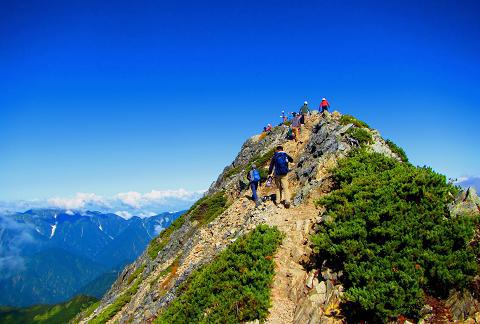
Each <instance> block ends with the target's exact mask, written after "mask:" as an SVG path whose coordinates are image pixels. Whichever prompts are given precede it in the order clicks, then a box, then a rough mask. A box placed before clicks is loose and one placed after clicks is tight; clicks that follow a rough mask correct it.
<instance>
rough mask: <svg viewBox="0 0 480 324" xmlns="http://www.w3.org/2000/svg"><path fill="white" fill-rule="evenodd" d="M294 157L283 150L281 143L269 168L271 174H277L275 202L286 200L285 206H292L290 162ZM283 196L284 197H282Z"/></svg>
mask: <svg viewBox="0 0 480 324" xmlns="http://www.w3.org/2000/svg"><path fill="white" fill-rule="evenodd" d="M289 162H290V163H292V162H293V159H292V157H291V156H290V155H288V154H287V153H285V152H284V151H283V147H282V146H281V145H279V146H277V148H276V150H275V154H273V157H272V160H271V161H270V168H269V169H268V173H269V176H272V175H273V174H274V175H275V185H276V186H277V192H276V201H275V204H277V203H279V202H280V203H281V202H282V200H283V201H284V206H285V208H290V190H289V189H288V172H289V169H288V163H289ZM282 198H283V199H282Z"/></svg>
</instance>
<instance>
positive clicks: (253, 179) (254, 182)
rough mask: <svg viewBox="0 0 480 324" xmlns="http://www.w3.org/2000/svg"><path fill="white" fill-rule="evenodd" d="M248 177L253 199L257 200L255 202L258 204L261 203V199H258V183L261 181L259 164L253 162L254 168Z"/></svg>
mask: <svg viewBox="0 0 480 324" xmlns="http://www.w3.org/2000/svg"><path fill="white" fill-rule="evenodd" d="M247 179H248V181H250V188H251V189H252V199H253V201H254V202H255V204H256V205H257V206H258V205H259V203H260V200H258V196H257V188H258V183H259V182H260V179H261V177H260V172H259V171H258V170H257V166H256V165H255V164H252V169H251V170H250V172H248V174H247Z"/></svg>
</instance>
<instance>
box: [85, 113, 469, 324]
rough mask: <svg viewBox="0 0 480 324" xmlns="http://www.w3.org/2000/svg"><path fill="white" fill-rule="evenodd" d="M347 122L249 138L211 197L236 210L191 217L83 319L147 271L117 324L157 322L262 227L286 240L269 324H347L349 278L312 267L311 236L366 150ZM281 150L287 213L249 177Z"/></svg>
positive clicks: (311, 122) (319, 122)
mask: <svg viewBox="0 0 480 324" xmlns="http://www.w3.org/2000/svg"><path fill="white" fill-rule="evenodd" d="M340 120H341V114H340V113H338V112H334V113H332V114H329V113H325V114H323V115H320V114H318V113H313V114H312V115H311V116H310V117H309V118H308V119H307V121H306V124H305V126H304V127H303V128H302V130H301V135H300V137H301V138H300V143H298V144H297V143H295V142H293V141H287V140H286V139H285V137H286V132H287V130H286V128H285V127H283V126H277V127H275V128H274V129H273V130H272V132H271V133H270V134H268V135H267V136H260V135H256V136H254V137H252V138H250V139H248V140H247V141H246V142H245V144H244V145H243V146H242V148H241V151H240V152H239V154H238V155H237V157H236V158H235V160H234V161H233V163H232V164H231V165H229V166H227V167H226V168H225V169H224V171H223V172H222V174H220V176H219V177H218V179H217V180H216V181H215V182H214V183H213V184H212V186H211V187H210V189H209V190H208V192H207V196H210V195H214V194H216V193H219V192H225V195H226V196H227V197H228V200H229V202H230V204H229V207H228V208H227V209H226V210H225V211H224V212H223V213H222V214H221V215H219V216H218V217H216V218H215V219H214V220H213V221H212V222H210V223H208V224H201V223H200V222H198V221H197V220H194V219H192V218H191V217H190V215H188V214H187V216H186V218H185V222H184V223H183V224H182V225H181V226H180V227H179V228H178V229H177V230H176V231H174V232H173V233H172V234H171V236H170V238H169V240H168V243H167V244H166V245H165V247H164V248H163V249H162V250H160V251H159V253H158V254H157V255H156V257H155V258H154V259H152V258H151V257H150V256H149V255H148V253H147V252H145V253H143V255H142V256H141V257H140V258H139V259H137V261H136V262H134V263H133V264H131V265H129V266H128V267H126V268H125V270H124V271H123V273H122V274H121V276H120V277H119V278H118V280H117V281H116V282H115V284H114V285H113V286H112V288H111V289H110V291H109V292H108V293H107V294H106V295H105V296H104V298H103V299H102V300H101V302H100V305H99V307H98V308H97V309H95V310H94V311H93V312H92V313H91V314H89V315H83V316H84V317H83V318H82V319H81V320H80V322H82V323H85V322H88V321H89V320H92V319H94V318H95V316H97V315H98V314H100V313H102V311H104V310H105V309H106V308H108V307H109V306H111V305H112V304H114V303H115V302H116V301H117V300H118V299H119V297H120V296H122V294H124V293H125V291H127V290H128V289H129V287H131V286H132V280H130V279H131V276H132V274H134V273H135V271H140V270H141V273H140V274H139V277H138V278H140V279H141V280H139V285H138V289H137V290H136V291H135V292H134V294H133V295H132V296H131V298H130V299H129V300H128V302H126V303H125V305H122V306H121V307H119V309H118V311H117V312H116V313H115V315H114V316H113V317H112V318H111V319H110V320H109V322H110V323H114V322H118V323H126V322H133V323H144V322H150V321H153V320H154V319H155V318H156V317H157V315H158V314H159V313H160V312H161V311H162V309H164V308H165V307H166V306H168V305H169V303H170V302H171V301H172V300H173V299H175V298H176V296H177V295H176V292H177V289H178V287H179V285H180V284H181V283H183V282H184V281H185V280H186V279H187V278H188V277H189V275H190V274H191V273H192V272H193V271H194V270H195V269H198V268H199V267H200V266H202V265H204V264H207V263H209V262H210V261H212V260H213V258H214V257H215V256H216V255H218V254H219V253H220V252H221V251H222V250H223V249H225V248H226V247H227V246H228V245H229V244H230V243H232V242H234V241H235V240H236V239H237V238H238V237H239V236H241V235H244V234H245V233H248V232H249V231H251V230H253V229H254V228H255V227H256V226H257V225H259V224H268V225H273V226H277V227H278V228H279V229H280V230H281V231H282V232H283V233H284V234H285V238H284V240H283V243H282V245H281V246H280V248H279V250H278V251H277V254H276V255H275V257H274V259H275V265H276V274H275V279H274V283H273V287H272V292H271V297H272V307H271V309H270V315H269V317H268V319H267V322H269V323H329V322H332V323H335V322H342V321H343V318H342V315H341V313H340V310H339V304H340V298H341V296H342V294H343V287H342V285H341V283H340V280H339V279H341V276H342V273H334V272H332V271H331V270H329V269H327V268H321V269H315V268H313V267H312V266H311V265H309V256H310V253H311V249H310V242H309V238H310V235H311V234H312V233H313V231H314V228H315V226H316V225H317V224H321V223H322V222H323V221H324V218H323V217H322V212H323V211H322V210H321V209H317V208H316V207H315V206H314V204H313V201H314V200H315V199H317V198H318V197H321V196H323V195H325V194H327V193H329V192H330V191H331V190H332V181H331V179H330V174H329V170H330V169H331V168H332V167H333V166H335V165H336V163H337V161H338V159H340V158H342V157H344V156H345V155H346V154H347V153H348V152H349V151H350V150H352V149H353V148H355V147H357V146H358V145H359V144H358V141H356V139H355V138H353V137H352V136H351V135H350V133H349V129H350V128H352V127H358V126H355V125H354V124H347V125H343V124H342V123H341V122H340ZM367 131H368V132H369V134H370V135H371V136H372V141H371V143H370V144H369V145H368V147H369V149H370V150H372V151H376V152H379V153H382V154H385V155H388V156H392V157H394V158H396V159H398V160H400V159H401V158H400V156H397V155H396V154H395V153H394V152H393V151H392V150H391V149H390V147H389V146H388V145H387V143H386V142H385V141H384V139H383V138H382V137H381V136H380V134H379V133H378V132H377V131H375V130H371V129H368V130H367ZM279 144H282V145H283V146H284V149H285V151H286V152H288V153H289V154H290V155H291V156H292V157H293V158H294V164H293V165H292V171H291V172H290V174H289V182H290V189H291V192H292V195H293V201H294V206H293V207H292V208H290V209H285V208H283V207H281V208H280V207H277V206H275V205H274V204H273V203H271V202H270V201H266V202H264V203H263V204H262V205H261V206H259V207H258V208H255V206H254V204H253V202H252V201H251V200H250V199H249V197H248V196H247V192H246V191H245V188H246V187H247V182H246V179H245V175H246V171H247V169H248V166H249V163H251V162H253V161H260V162H261V163H260V165H259V167H261V168H266V167H268V163H265V161H264V160H265V159H264V157H265V156H268V154H269V152H272V150H273V149H274V147H275V146H277V145H279ZM267 161H268V160H267ZM273 192H274V189H272V188H268V187H265V186H262V187H261V188H260V189H259V194H260V195H261V196H269V195H270V194H272V193H273ZM470 195H472V194H470ZM466 197H467V196H466ZM466 197H465V198H464V199H466ZM477 198H478V197H477ZM139 269H140V270H139ZM428 314H429V313H428V312H427V314H426V316H428Z"/></svg>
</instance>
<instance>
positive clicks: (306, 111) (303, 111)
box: [299, 101, 310, 125]
mask: <svg viewBox="0 0 480 324" xmlns="http://www.w3.org/2000/svg"><path fill="white" fill-rule="evenodd" d="M299 113H300V115H301V119H300V123H301V124H302V125H303V124H305V118H306V116H307V115H308V114H309V113H310V108H308V102H307V101H305V102H304V103H303V106H302V107H300V111H299Z"/></svg>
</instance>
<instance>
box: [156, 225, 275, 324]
mask: <svg viewBox="0 0 480 324" xmlns="http://www.w3.org/2000/svg"><path fill="white" fill-rule="evenodd" d="M281 240H282V234H281V233H280V231H279V230H278V229H276V228H274V227H269V226H266V225H260V226H258V227H257V228H256V229H255V230H254V231H253V232H251V233H250V234H247V235H246V236H243V237H241V238H239V239H238V240H237V241H236V242H235V243H232V244H231V245H230V246H229V247H228V248H227V249H226V250H225V251H223V252H222V253H221V254H220V255H219V256H218V257H217V258H216V259H214V260H213V261H212V263H210V264H208V265H206V266H203V267H202V268H200V269H199V270H197V271H195V272H194V273H193V274H192V275H191V277H190V278H189V280H188V281H187V282H186V283H184V284H183V285H181V286H180V287H179V297H178V298H177V299H175V300H174V301H173V302H172V303H171V304H170V306H169V307H168V308H167V309H166V310H165V311H164V312H163V313H162V314H160V316H159V317H158V318H157V320H156V321H155V323H239V322H246V321H252V320H255V319H259V320H263V319H265V318H266V317H267V315H268V308H269V307H270V286H271V284H272V281H273V276H274V263H273V254H274V253H275V251H276V249H277V247H278V246H279V244H280V242H281Z"/></svg>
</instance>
